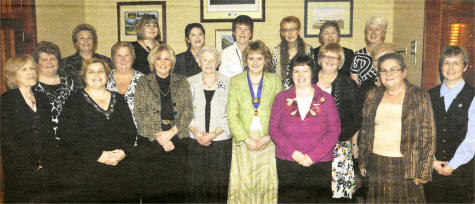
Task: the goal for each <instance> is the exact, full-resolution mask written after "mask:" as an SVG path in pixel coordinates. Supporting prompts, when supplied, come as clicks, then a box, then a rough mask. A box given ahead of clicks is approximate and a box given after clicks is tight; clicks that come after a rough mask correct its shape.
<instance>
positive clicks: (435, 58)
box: [422, 0, 443, 90]
mask: <svg viewBox="0 0 475 204" xmlns="http://www.w3.org/2000/svg"><path fill="white" fill-rule="evenodd" d="M424 13H425V14H424V15H425V20H424V21H425V23H424V54H423V55H424V56H423V64H422V88H423V89H425V90H429V89H430V88H432V87H434V86H437V85H438V84H439V83H440V75H439V56H440V52H441V50H440V47H441V45H442V34H441V32H440V31H441V30H442V20H443V19H442V0H427V1H426V4H425V12H424Z"/></svg>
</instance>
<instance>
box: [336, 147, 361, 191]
mask: <svg viewBox="0 0 475 204" xmlns="http://www.w3.org/2000/svg"><path fill="white" fill-rule="evenodd" d="M333 155H334V156H333V157H334V159H333V162H332V192H333V198H350V199H351V198H352V195H353V193H354V191H355V187H356V182H355V171H354V168H353V154H352V153H351V142H350V141H349V140H347V141H342V142H340V141H338V142H337V143H336V145H335V149H334V154H333Z"/></svg>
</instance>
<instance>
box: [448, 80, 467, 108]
mask: <svg viewBox="0 0 475 204" xmlns="http://www.w3.org/2000/svg"><path fill="white" fill-rule="evenodd" d="M467 85H468V83H467V82H465V85H463V88H462V90H460V92H459V93H458V94H457V96H456V97H455V98H454V100H453V101H452V103H451V104H450V106H449V109H448V110H447V113H449V112H454V111H455V110H457V108H458V109H461V108H463V107H462V106H463V105H469V106H470V102H472V101H469V104H464V101H463V98H465V97H466V96H465V95H466V94H467V93H466V91H465V90H467V89H466V88H467V87H466V86H467ZM442 99H443V98H442ZM442 101H444V100H442ZM444 110H445V104H444Z"/></svg>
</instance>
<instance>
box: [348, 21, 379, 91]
mask: <svg viewBox="0 0 475 204" xmlns="http://www.w3.org/2000/svg"><path fill="white" fill-rule="evenodd" d="M387 29H388V22H387V21H386V19H384V18H383V17H379V16H378V17H371V18H370V19H368V20H367V21H366V23H365V30H364V31H365V41H366V47H365V48H363V49H361V50H358V51H356V52H355V58H354V59H353V65H352V66H351V70H350V73H351V78H352V79H353V80H355V82H356V83H358V84H361V83H363V82H364V81H366V80H374V79H375V78H376V77H377V72H376V70H374V68H373V59H372V58H371V56H370V55H369V54H370V53H371V52H372V49H373V48H374V47H375V46H376V45H378V44H381V43H383V42H384V39H385V38H386V31H387Z"/></svg>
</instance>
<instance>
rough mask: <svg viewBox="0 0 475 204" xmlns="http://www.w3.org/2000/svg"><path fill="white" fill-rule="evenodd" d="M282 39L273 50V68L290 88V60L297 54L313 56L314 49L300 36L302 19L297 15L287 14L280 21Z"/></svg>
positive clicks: (283, 83) (285, 87) (285, 85)
mask: <svg viewBox="0 0 475 204" xmlns="http://www.w3.org/2000/svg"><path fill="white" fill-rule="evenodd" d="M280 39H282V41H281V42H280V44H279V45H277V46H276V47H275V48H274V51H273V52H272V69H273V71H274V72H275V73H276V74H277V76H280V77H281V78H282V85H283V86H284V89H288V88H290V87H291V86H292V80H291V73H290V72H289V64H290V60H292V58H294V56H295V55H297V54H302V55H303V54H306V55H310V56H313V54H312V50H313V49H312V46H310V45H308V44H307V43H305V42H304V41H303V39H302V38H301V37H300V20H299V19H298V18H297V17H295V16H287V17H285V18H283V19H282V20H281V21H280ZM312 69H314V68H313V67H312Z"/></svg>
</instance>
